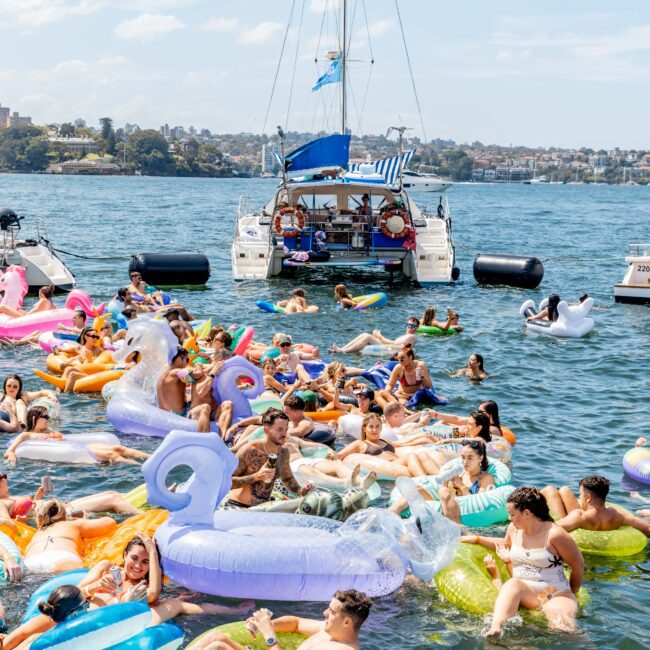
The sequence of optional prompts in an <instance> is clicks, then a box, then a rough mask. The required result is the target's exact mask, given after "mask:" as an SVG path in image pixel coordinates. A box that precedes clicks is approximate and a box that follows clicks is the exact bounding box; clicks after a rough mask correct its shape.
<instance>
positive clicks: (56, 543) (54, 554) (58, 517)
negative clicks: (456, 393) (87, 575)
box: [24, 499, 117, 573]
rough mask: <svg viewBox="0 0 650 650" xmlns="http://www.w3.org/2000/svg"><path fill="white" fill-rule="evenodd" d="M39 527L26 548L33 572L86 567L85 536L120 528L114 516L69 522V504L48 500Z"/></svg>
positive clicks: (27, 563)
mask: <svg viewBox="0 0 650 650" xmlns="http://www.w3.org/2000/svg"><path fill="white" fill-rule="evenodd" d="M36 524H37V526H38V530H37V531H36V533H34V536H33V537H32V539H31V541H30V542H29V544H28V545H27V548H26V549H25V556H24V564H25V567H26V568H27V569H29V570H30V571H31V572H32V573H63V572H64V571H73V570H74V569H82V568H83V561H82V560H81V554H82V552H83V549H84V538H88V537H102V536H103V535H109V534H110V533H112V532H114V531H115V529H116V528H117V523H116V522H115V521H114V520H113V519H111V518H110V517H99V518H98V519H73V520H72V521H67V516H66V511H65V505H64V504H63V503H62V502H61V501H58V500H56V499H52V500H51V501H44V502H43V504H42V505H41V506H40V508H39V510H38V512H37V513H36Z"/></svg>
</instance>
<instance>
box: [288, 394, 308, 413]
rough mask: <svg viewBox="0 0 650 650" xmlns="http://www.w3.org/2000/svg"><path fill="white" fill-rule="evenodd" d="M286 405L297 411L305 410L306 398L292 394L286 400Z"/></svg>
mask: <svg viewBox="0 0 650 650" xmlns="http://www.w3.org/2000/svg"><path fill="white" fill-rule="evenodd" d="M284 405H285V406H288V407H289V408H290V409H295V410H296V411H304V410H305V400H304V399H303V398H302V397H298V395H291V396H290V397H287V399H285V400H284Z"/></svg>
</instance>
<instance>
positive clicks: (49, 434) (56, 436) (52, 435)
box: [37, 431, 63, 440]
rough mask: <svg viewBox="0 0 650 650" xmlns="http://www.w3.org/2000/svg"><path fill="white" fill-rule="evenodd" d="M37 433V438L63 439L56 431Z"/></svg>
mask: <svg viewBox="0 0 650 650" xmlns="http://www.w3.org/2000/svg"><path fill="white" fill-rule="evenodd" d="M37 435H38V439H39V440H63V434H62V433H59V432H58V431H50V432H43V433H39V434H37Z"/></svg>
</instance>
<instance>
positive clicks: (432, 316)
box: [422, 305, 436, 325]
mask: <svg viewBox="0 0 650 650" xmlns="http://www.w3.org/2000/svg"><path fill="white" fill-rule="evenodd" d="M434 320H436V308H435V307H434V306H433V305H430V306H428V307H425V309H424V314H422V325H431V323H433V321H434Z"/></svg>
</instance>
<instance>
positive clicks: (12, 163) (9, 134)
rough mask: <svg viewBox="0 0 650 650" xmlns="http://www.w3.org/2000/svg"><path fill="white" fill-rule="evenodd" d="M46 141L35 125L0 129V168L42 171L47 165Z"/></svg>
mask: <svg viewBox="0 0 650 650" xmlns="http://www.w3.org/2000/svg"><path fill="white" fill-rule="evenodd" d="M47 151H48V141H47V137H46V135H45V133H44V132H43V131H42V129H39V128H37V127H35V126H12V127H7V128H5V129H0V169H10V170H13V171H42V170H44V169H45V168H46V167H47V163H48V161H47V157H46V155H47Z"/></svg>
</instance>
